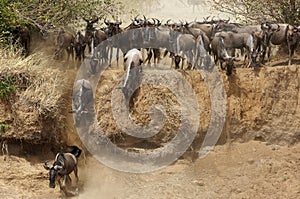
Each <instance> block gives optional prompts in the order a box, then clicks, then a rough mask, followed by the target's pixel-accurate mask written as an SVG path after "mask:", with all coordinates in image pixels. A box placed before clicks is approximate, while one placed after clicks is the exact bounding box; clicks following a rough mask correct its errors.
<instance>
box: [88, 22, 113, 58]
mask: <svg viewBox="0 0 300 199" xmlns="http://www.w3.org/2000/svg"><path fill="white" fill-rule="evenodd" d="M84 20H85V22H86V23H87V25H86V28H85V42H86V43H87V45H88V48H89V53H92V51H93V50H94V49H92V48H93V47H97V46H98V45H99V44H100V43H101V42H103V41H105V40H106V39H107V38H108V34H107V33H106V32H105V31H104V30H101V29H96V28H95V27H94V23H96V22H98V21H99V18H96V19H92V20H87V19H85V18H84ZM92 41H93V45H92ZM98 51H99V52H97V53H100V54H101V57H102V58H103V60H104V61H107V59H108V49H107V47H106V46H104V47H102V48H101V49H99V50H98ZM93 55H94V54H93V53H92V56H93Z"/></svg>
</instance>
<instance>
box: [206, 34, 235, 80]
mask: <svg viewBox="0 0 300 199" xmlns="http://www.w3.org/2000/svg"><path fill="white" fill-rule="evenodd" d="M211 44H212V52H213V54H214V60H215V63H216V64H217V63H218V62H219V63H220V67H221V69H224V68H223V62H225V68H226V75H228V76H230V75H231V74H232V70H233V68H234V62H235V61H238V60H237V59H236V58H235V57H232V56H230V55H229V53H228V52H227V49H226V46H225V42H224V39H223V37H222V36H215V37H214V39H213V41H212V43H211Z"/></svg>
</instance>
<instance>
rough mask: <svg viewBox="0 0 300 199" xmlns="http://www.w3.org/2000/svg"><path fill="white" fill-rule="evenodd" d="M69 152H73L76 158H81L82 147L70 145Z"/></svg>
mask: <svg viewBox="0 0 300 199" xmlns="http://www.w3.org/2000/svg"><path fill="white" fill-rule="evenodd" d="M67 152H68V153H72V154H73V155H75V157H76V158H79V156H80V154H81V152H82V150H81V149H80V148H78V147H77V146H68V151H67Z"/></svg>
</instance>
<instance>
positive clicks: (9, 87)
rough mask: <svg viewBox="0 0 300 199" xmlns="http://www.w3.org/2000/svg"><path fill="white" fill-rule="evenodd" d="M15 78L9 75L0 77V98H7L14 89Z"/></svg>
mask: <svg viewBox="0 0 300 199" xmlns="http://www.w3.org/2000/svg"><path fill="white" fill-rule="evenodd" d="M14 84H15V80H14V78H13V77H11V76H7V77H4V78H2V79H0V99H2V100H8V99H9V97H10V96H11V94H12V93H14V92H15V91H16V87H15V86H14Z"/></svg>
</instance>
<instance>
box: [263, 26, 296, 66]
mask: <svg viewBox="0 0 300 199" xmlns="http://www.w3.org/2000/svg"><path fill="white" fill-rule="evenodd" d="M276 25H277V24H276ZM278 25H279V28H278V31H276V32H274V33H273V34H272V36H271V37H270V42H269V43H268V45H269V46H268V47H269V50H268V53H267V54H268V59H270V58H269V57H270V54H271V45H270V44H273V45H286V46H287V47H288V52H289V60H288V65H291V63H292V58H293V55H294V51H295V49H296V47H297V46H298V43H299V36H298V32H299V30H298V28H296V27H294V26H292V25H289V24H278ZM272 26H274V24H273V25H272Z"/></svg>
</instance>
